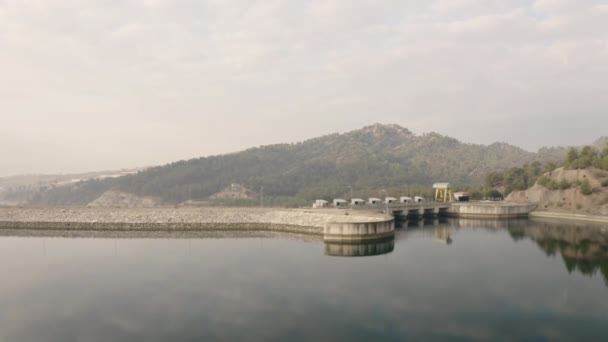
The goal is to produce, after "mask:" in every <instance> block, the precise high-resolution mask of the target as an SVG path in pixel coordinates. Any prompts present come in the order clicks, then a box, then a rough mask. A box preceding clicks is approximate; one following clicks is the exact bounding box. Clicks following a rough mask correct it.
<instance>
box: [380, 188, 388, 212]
mask: <svg viewBox="0 0 608 342" xmlns="http://www.w3.org/2000/svg"><path fill="white" fill-rule="evenodd" d="M380 192H384V205H385V206H386V209H385V211H384V213H385V214H386V218H388V201H387V200H386V198H387V197H388V191H386V189H381V190H380Z"/></svg>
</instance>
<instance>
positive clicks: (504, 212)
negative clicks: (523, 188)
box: [447, 202, 536, 219]
mask: <svg viewBox="0 0 608 342" xmlns="http://www.w3.org/2000/svg"><path fill="white" fill-rule="evenodd" d="M534 209H536V205H535V204H511V203H504V202H496V203H492V202H490V203H488V202H470V203H453V204H452V205H451V206H450V208H449V209H448V212H447V213H448V215H449V216H453V217H461V218H496V219H503V218H517V217H528V214H530V212H531V211H532V210H534Z"/></svg>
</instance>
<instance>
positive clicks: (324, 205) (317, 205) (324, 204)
mask: <svg viewBox="0 0 608 342" xmlns="http://www.w3.org/2000/svg"><path fill="white" fill-rule="evenodd" d="M312 207H313V208H327V207H329V202H327V201H326V200H316V201H315V203H313V204H312Z"/></svg>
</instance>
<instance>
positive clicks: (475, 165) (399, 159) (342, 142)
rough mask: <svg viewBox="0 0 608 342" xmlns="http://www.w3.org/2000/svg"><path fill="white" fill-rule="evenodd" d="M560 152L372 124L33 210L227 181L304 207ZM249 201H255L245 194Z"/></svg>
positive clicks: (150, 172)
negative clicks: (109, 193)
mask: <svg viewBox="0 0 608 342" xmlns="http://www.w3.org/2000/svg"><path fill="white" fill-rule="evenodd" d="M565 153H566V151H565V149H564V150H563V151H562V152H560V151H559V150H554V149H547V150H546V152H545V153H544V154H543V153H531V152H527V151H525V150H523V149H521V148H518V147H515V146H512V145H509V144H506V143H494V144H491V145H489V146H485V145H478V144H467V143H462V142H460V141H458V140H456V139H454V138H450V137H446V136H443V135H440V134H437V133H428V134H423V135H415V134H413V133H412V132H411V131H409V130H408V129H406V128H404V127H401V126H398V125H381V124H376V125H372V126H368V127H364V128H363V129H360V130H356V131H352V132H348V133H343V134H331V135H327V136H323V137H319V138H315V139H311V140H307V141H304V142H299V143H294V144H278V145H271V146H262V147H256V148H251V149H248V150H245V151H242V152H238V153H232V154H226V155H219V156H210V157H204V158H197V159H191V160H184V161H178V162H175V163H171V164H168V165H165V166H159V167H153V168H149V169H146V170H143V171H140V172H138V173H137V174H135V175H128V176H124V177H119V178H115V179H101V180H99V179H97V180H90V181H86V182H80V183H77V184H74V185H71V186H68V187H60V188H53V189H48V190H46V191H42V192H40V193H38V194H36V195H35V196H33V197H32V198H31V200H30V203H31V204H37V205H84V204H87V203H89V202H91V201H93V200H95V199H96V198H98V197H99V196H101V195H102V194H103V193H104V192H106V191H108V190H110V189H112V190H114V191H118V192H121V193H129V194H134V195H137V196H142V197H153V198H158V199H160V200H161V201H162V202H163V203H165V204H177V203H181V202H184V201H186V200H203V199H207V198H208V197H209V196H211V195H213V194H215V193H218V192H220V191H222V189H225V188H226V187H227V186H229V185H230V184H232V183H237V184H241V185H242V186H244V187H246V188H248V189H260V187H262V186H263V187H264V194H265V195H266V196H268V197H267V198H268V201H269V202H267V203H269V204H273V201H274V204H283V205H285V204H287V205H295V204H303V203H307V202H309V201H310V200H312V199H315V198H320V197H328V198H329V197H332V196H341V195H343V194H344V192H345V191H346V190H345V188H346V187H347V186H348V185H352V186H353V188H355V189H356V190H377V189H379V188H391V187H393V188H401V189H402V188H404V187H406V186H416V185H418V186H425V187H429V186H430V185H431V184H432V183H433V182H437V181H449V182H452V183H454V184H459V185H462V186H466V185H477V184H481V183H482V181H483V178H484V177H485V175H486V174H488V173H489V172H491V171H500V170H506V169H508V168H510V167H512V166H514V165H522V164H524V163H529V162H533V161H541V162H559V161H561V160H563V159H564V157H565ZM252 197H255V196H252Z"/></svg>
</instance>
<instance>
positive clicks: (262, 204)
mask: <svg viewBox="0 0 608 342" xmlns="http://www.w3.org/2000/svg"><path fill="white" fill-rule="evenodd" d="M260 208H264V186H260Z"/></svg>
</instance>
